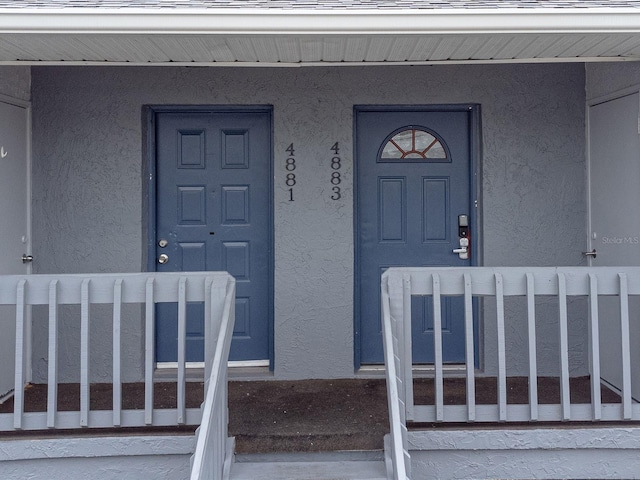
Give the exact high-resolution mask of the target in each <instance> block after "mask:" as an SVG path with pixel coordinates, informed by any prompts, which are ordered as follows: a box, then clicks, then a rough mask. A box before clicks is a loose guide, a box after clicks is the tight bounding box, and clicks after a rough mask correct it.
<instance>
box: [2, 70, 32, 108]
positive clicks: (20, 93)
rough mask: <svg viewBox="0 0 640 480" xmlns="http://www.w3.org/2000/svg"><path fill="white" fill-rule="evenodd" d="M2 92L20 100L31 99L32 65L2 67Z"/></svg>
mask: <svg viewBox="0 0 640 480" xmlns="http://www.w3.org/2000/svg"><path fill="white" fill-rule="evenodd" d="M0 93H1V94H3V95H8V96H9V97H13V98H17V99H19V100H25V101H29V100H31V67H19V66H4V67H2V68H0Z"/></svg>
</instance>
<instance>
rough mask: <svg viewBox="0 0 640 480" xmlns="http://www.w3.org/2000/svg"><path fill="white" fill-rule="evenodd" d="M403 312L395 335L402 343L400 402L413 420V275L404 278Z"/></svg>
mask: <svg viewBox="0 0 640 480" xmlns="http://www.w3.org/2000/svg"><path fill="white" fill-rule="evenodd" d="M402 305H403V306H402V311H403V315H402V317H403V322H402V325H400V328H397V329H394V330H395V331H394V333H396V334H397V335H401V336H402V337H401V343H402V345H399V347H400V348H399V349H398V350H396V352H397V355H398V356H399V358H400V359H401V361H400V362H398V363H399V369H398V372H397V373H398V378H399V379H400V380H401V382H402V383H403V385H399V386H398V388H399V389H400V390H399V395H400V400H402V401H403V402H404V404H405V408H404V410H405V412H406V419H407V420H413V418H414V408H413V356H412V355H411V351H412V348H413V347H412V338H411V275H403V276H402Z"/></svg>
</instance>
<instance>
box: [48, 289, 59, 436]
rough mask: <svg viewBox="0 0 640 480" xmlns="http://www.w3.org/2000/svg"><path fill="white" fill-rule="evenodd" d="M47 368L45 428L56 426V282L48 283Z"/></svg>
mask: <svg viewBox="0 0 640 480" xmlns="http://www.w3.org/2000/svg"><path fill="white" fill-rule="evenodd" d="M48 357H49V358H48V360H49V368H48V372H47V427H48V428H54V427H55V426H56V413H57V411H58V281H57V280H52V281H51V282H50V283H49V346H48Z"/></svg>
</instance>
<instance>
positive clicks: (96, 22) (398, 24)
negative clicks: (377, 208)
mask: <svg viewBox="0 0 640 480" xmlns="http://www.w3.org/2000/svg"><path fill="white" fill-rule="evenodd" d="M0 33H32V34H68V35H70V34H81V35H82V34H144V35H149V34H151V35H203V34H204V35H414V34H415V35H428V34H441V35H444V34H455V35H465V34H498V33H504V34H541V33H640V9H635V8H555V9H554V8H531V9H511V8H509V9H507V8H499V9H478V10H472V9H453V10H449V9H447V10H445V9H442V10H439V9H433V10H427V9H424V10H421V9H414V10H379V9H378V10H338V9H336V10H311V9H290V10H284V9H235V8H224V9H195V8H194V9H191V8H189V9H186V8H185V9H151V8H149V9H133V8H131V9H129V8H127V9H124V8H120V9H108V8H96V9H89V8H73V9H71V8H67V9H65V8H63V9H41V8H39V9H15V8H12V9H6V8H5V9H0Z"/></svg>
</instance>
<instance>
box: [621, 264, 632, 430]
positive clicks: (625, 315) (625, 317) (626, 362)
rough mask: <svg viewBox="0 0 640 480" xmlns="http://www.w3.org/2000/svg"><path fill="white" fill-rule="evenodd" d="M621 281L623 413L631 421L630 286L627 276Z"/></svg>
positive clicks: (623, 275)
mask: <svg viewBox="0 0 640 480" xmlns="http://www.w3.org/2000/svg"><path fill="white" fill-rule="evenodd" d="M618 278H619V280H620V333H621V342H622V413H623V418H624V419H625V420H631V416H632V406H631V404H632V399H631V347H630V345H629V341H630V338H629V286H628V283H627V275H626V274H625V273H619V274H618Z"/></svg>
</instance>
